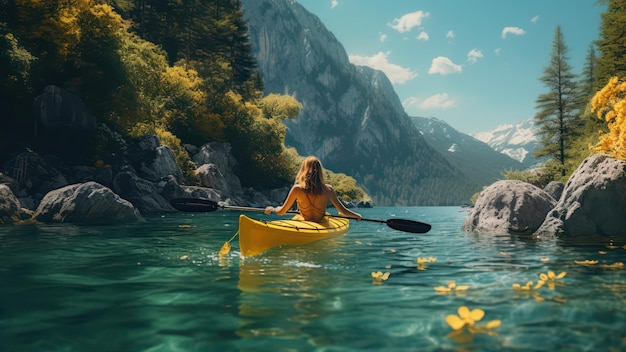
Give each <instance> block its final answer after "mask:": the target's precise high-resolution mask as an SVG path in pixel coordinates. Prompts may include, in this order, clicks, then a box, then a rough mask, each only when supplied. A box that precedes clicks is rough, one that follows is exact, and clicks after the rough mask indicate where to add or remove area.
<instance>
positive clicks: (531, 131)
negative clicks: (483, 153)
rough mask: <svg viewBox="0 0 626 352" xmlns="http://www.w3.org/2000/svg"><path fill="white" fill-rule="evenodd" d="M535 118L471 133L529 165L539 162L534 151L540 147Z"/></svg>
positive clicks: (495, 148)
mask: <svg viewBox="0 0 626 352" xmlns="http://www.w3.org/2000/svg"><path fill="white" fill-rule="evenodd" d="M536 131H537V129H536V127H535V125H534V123H533V119H528V120H524V121H522V122H520V123H518V124H515V125H511V124H504V125H500V126H498V127H496V128H495V129H493V130H491V131H485V132H476V133H471V134H470V135H471V136H472V137H474V138H476V139H478V140H479V141H482V142H485V143H486V144H488V145H489V146H490V147H491V148H493V149H494V150H496V151H498V152H500V153H502V154H506V155H508V156H509V157H511V158H513V159H515V160H518V161H519V162H521V163H522V164H524V165H525V166H527V167H530V166H532V165H534V164H536V163H537V159H535V155H534V152H535V150H537V149H538V148H539V139H538V137H537V134H536Z"/></svg>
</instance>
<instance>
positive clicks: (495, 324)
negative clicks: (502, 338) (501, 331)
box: [485, 320, 502, 329]
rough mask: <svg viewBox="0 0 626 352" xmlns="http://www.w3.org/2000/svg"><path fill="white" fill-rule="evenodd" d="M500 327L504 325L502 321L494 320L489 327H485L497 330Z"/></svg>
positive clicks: (488, 324) (489, 323)
mask: <svg viewBox="0 0 626 352" xmlns="http://www.w3.org/2000/svg"><path fill="white" fill-rule="evenodd" d="M500 325H502V321H501V320H492V321H490V322H488V323H487V325H485V327H486V328H487V329H495V328H497V327H499V326H500Z"/></svg>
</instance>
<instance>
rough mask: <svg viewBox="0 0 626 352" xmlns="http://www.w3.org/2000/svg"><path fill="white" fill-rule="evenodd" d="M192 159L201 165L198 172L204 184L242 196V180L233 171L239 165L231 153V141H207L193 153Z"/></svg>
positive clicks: (232, 194)
mask: <svg viewBox="0 0 626 352" xmlns="http://www.w3.org/2000/svg"><path fill="white" fill-rule="evenodd" d="M192 159H193V161H194V162H195V163H196V164H197V165H199V168H198V169H197V170H196V173H198V176H199V177H200V180H201V185H202V186H204V187H211V188H213V187H215V188H217V189H220V190H222V191H223V192H221V193H224V194H229V195H230V196H231V197H233V198H240V197H241V196H242V194H243V189H242V187H241V181H240V180H239V177H237V175H235V172H234V171H233V170H234V169H235V168H236V167H237V161H236V160H235V158H234V157H233V156H232V154H231V146H230V144H229V143H219V142H211V143H207V144H205V145H203V146H202V147H201V148H200V150H199V151H198V153H196V154H194V155H193V157H192ZM204 165H209V166H204ZM211 165H213V166H211Z"/></svg>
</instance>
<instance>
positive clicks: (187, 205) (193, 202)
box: [170, 198, 219, 213]
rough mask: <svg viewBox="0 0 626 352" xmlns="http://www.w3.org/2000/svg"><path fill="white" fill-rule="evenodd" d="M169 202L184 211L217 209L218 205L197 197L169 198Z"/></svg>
mask: <svg viewBox="0 0 626 352" xmlns="http://www.w3.org/2000/svg"><path fill="white" fill-rule="evenodd" d="M170 204H171V205H172V206H173V207H174V208H175V209H177V210H180V211H184V212H194V213H198V212H205V213H206V212H210V211H216V210H217V209H219V205H218V204H217V203H216V202H214V201H212V200H208V199H198V198H174V199H171V200H170Z"/></svg>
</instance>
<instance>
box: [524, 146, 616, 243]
mask: <svg viewBox="0 0 626 352" xmlns="http://www.w3.org/2000/svg"><path fill="white" fill-rule="evenodd" d="M593 235H599V236H611V235H626V162H625V161H622V160H617V159H614V158H611V157H609V156H607V155H603V154H596V155H593V156H590V157H589V158H587V159H585V160H584V161H583V162H582V163H581V165H580V166H579V167H578V169H577V170H576V171H575V172H574V173H573V174H572V176H571V177H570V179H569V180H568V182H567V184H566V185H565V189H564V190H563V195H562V196H561V199H560V201H559V202H558V204H557V205H556V206H555V207H554V209H553V210H551V211H550V212H549V213H548V214H547V216H546V217H545V221H544V222H543V224H542V225H541V227H540V228H539V229H538V230H537V231H536V233H535V236H536V237H537V238H553V237H559V238H568V237H581V236H586V237H591V236H593Z"/></svg>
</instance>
